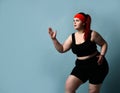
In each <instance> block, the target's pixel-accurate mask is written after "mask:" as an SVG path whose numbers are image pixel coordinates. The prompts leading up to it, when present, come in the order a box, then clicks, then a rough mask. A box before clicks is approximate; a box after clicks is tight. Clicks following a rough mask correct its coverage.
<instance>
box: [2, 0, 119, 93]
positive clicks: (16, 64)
mask: <svg viewBox="0 0 120 93" xmlns="http://www.w3.org/2000/svg"><path fill="white" fill-rule="evenodd" d="M119 8H120V0H0V93H64V84H65V81H66V78H67V76H68V75H69V73H70V72H71V70H72V68H73V67H74V61H75V55H73V54H72V52H71V51H69V52H67V53H65V54H60V53H58V52H57V51H56V50H55V48H54V46H53V44H52V41H51V40H50V38H49V35H48V31H47V30H48V27H53V29H54V30H57V38H58V39H59V41H60V42H61V43H63V42H64V40H65V39H66V38H67V37H68V36H69V34H71V33H73V32H74V29H73V24H72V23H73V16H74V14H76V13H78V12H85V13H88V14H90V15H91V17H92V29H93V30H96V31H97V32H99V33H100V34H101V35H102V36H103V37H104V38H105V39H106V41H107V42H108V45H109V48H108V52H107V54H106V58H107V59H108V62H109V66H110V72H109V74H108V76H107V78H106V79H105V82H104V84H103V87H102V93H113V92H114V93H120V80H119V78H120V72H119V71H120V67H119V65H120V62H119V61H120V57H119V56H120V51H119V48H120V11H119ZM77 91H78V92H79V93H87V92H88V82H86V83H85V84H84V85H82V86H81V87H80V88H79V89H78V90H77Z"/></svg>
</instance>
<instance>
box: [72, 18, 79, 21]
mask: <svg viewBox="0 0 120 93" xmlns="http://www.w3.org/2000/svg"><path fill="white" fill-rule="evenodd" d="M73 20H79V21H81V20H80V19H79V18H73Z"/></svg>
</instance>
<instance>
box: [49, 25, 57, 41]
mask: <svg viewBox="0 0 120 93" xmlns="http://www.w3.org/2000/svg"><path fill="white" fill-rule="evenodd" d="M48 33H49V35H50V37H51V38H52V39H55V38H56V33H57V32H56V31H53V30H52V28H51V27H49V28H48Z"/></svg>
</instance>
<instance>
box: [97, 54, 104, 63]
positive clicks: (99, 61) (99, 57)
mask: <svg viewBox="0 0 120 93" xmlns="http://www.w3.org/2000/svg"><path fill="white" fill-rule="evenodd" d="M97 57H98V61H97V63H98V65H101V64H102V62H103V57H104V56H103V55H99V56H97Z"/></svg>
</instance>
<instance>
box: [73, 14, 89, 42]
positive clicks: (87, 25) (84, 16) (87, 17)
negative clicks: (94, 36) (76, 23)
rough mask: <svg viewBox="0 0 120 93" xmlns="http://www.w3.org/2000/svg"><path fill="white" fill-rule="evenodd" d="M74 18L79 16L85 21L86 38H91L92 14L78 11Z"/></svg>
mask: <svg viewBox="0 0 120 93" xmlns="http://www.w3.org/2000/svg"><path fill="white" fill-rule="evenodd" d="M74 18H79V19H80V20H81V21H82V22H83V23H85V30H84V32H85V34H84V39H85V40H87V39H88V38H90V25H91V17H90V15H88V14H84V13H78V14H76V15H75V16H74Z"/></svg>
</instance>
